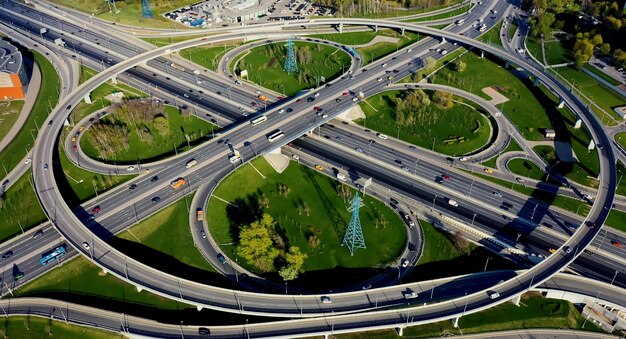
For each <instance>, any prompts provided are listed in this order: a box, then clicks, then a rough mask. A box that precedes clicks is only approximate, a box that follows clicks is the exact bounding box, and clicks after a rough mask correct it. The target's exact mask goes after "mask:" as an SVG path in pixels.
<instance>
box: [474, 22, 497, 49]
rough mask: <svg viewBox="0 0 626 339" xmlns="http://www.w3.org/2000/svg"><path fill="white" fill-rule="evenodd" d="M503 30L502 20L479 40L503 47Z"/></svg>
mask: <svg viewBox="0 0 626 339" xmlns="http://www.w3.org/2000/svg"><path fill="white" fill-rule="evenodd" d="M501 29H502V20H500V22H498V24H497V25H495V26H493V27H492V28H491V29H490V30H488V31H487V32H486V33H485V34H483V35H481V36H480V38H478V40H480V41H483V42H486V43H488V44H490V45H495V46H502V41H501V40H500V30H501Z"/></svg>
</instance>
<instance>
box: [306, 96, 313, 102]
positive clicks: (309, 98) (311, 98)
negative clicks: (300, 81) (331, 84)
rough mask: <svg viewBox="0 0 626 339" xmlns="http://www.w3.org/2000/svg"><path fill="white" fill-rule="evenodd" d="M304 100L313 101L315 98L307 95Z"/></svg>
mask: <svg viewBox="0 0 626 339" xmlns="http://www.w3.org/2000/svg"><path fill="white" fill-rule="evenodd" d="M306 101H307V102H313V101H315V98H314V97H308V98H306Z"/></svg>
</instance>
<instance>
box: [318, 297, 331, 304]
mask: <svg viewBox="0 0 626 339" xmlns="http://www.w3.org/2000/svg"><path fill="white" fill-rule="evenodd" d="M320 300H322V304H332V303H333V300H332V299H330V297H327V296H323V297H321V298H320Z"/></svg>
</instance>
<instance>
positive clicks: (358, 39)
mask: <svg viewBox="0 0 626 339" xmlns="http://www.w3.org/2000/svg"><path fill="white" fill-rule="evenodd" d="M377 36H386V37H392V38H397V37H399V36H400V34H398V33H397V32H396V31H394V30H391V29H381V30H379V31H378V32H373V31H365V32H346V33H341V34H339V33H332V34H331V33H328V34H314V35H310V36H306V37H305V38H312V39H324V40H330V41H334V42H337V43H340V44H342V45H352V46H354V45H363V44H366V43H368V42H370V41H372V40H373V39H374V38H375V37H377Z"/></svg>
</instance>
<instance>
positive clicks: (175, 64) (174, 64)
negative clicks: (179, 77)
mask: <svg viewBox="0 0 626 339" xmlns="http://www.w3.org/2000/svg"><path fill="white" fill-rule="evenodd" d="M170 66H172V68H175V69H177V70H179V71H181V72H184V71H185V67H183V66H181V65H179V64H177V63H174V62H172V63H171V64H170Z"/></svg>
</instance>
